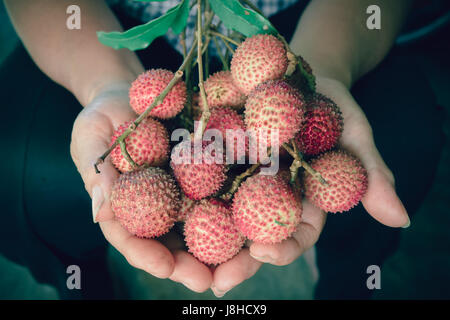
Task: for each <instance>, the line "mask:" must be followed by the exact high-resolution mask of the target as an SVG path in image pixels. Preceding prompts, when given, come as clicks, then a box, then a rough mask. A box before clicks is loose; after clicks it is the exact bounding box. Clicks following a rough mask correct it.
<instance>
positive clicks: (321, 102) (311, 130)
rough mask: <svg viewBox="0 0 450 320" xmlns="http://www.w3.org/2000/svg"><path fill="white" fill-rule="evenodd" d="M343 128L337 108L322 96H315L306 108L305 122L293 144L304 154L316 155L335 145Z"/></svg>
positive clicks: (340, 114)
mask: <svg viewBox="0 0 450 320" xmlns="http://www.w3.org/2000/svg"><path fill="white" fill-rule="evenodd" d="M343 126H344V122H343V118H342V113H341V111H340V110H339V107H338V106H337V105H336V104H335V103H334V102H333V101H332V100H331V99H329V98H327V97H325V96H324V95H321V94H315V95H314V97H313V99H312V100H311V101H310V102H308V104H307V106H306V113H305V120H304V122H303V124H302V126H301V129H300V131H299V132H298V133H297V135H296V137H295V142H296V143H297V146H298V148H299V150H300V151H301V152H303V153H304V154H307V155H317V154H319V153H322V152H324V151H328V150H330V149H331V148H333V147H334V146H335V145H336V144H337V142H338V140H339V138H340V137H341V134H342V129H343Z"/></svg>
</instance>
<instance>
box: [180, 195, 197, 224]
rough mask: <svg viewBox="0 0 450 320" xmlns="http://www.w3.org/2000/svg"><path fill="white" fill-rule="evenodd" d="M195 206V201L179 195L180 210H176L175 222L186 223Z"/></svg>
mask: <svg viewBox="0 0 450 320" xmlns="http://www.w3.org/2000/svg"><path fill="white" fill-rule="evenodd" d="M196 204H197V201H194V200H191V199H189V198H188V197H186V195H185V194H184V193H183V194H181V205H180V210H178V215H177V221H182V222H184V221H186V219H187V217H188V216H189V215H190V214H191V213H192V210H194V207H195V205H196Z"/></svg>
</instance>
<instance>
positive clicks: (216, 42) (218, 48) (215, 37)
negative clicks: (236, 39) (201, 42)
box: [213, 36, 230, 70]
mask: <svg viewBox="0 0 450 320" xmlns="http://www.w3.org/2000/svg"><path fill="white" fill-rule="evenodd" d="M213 41H214V45H215V46H216V48H217V53H218V55H219V58H220V60H221V61H222V65H223V69H224V70H230V68H229V67H228V63H227V60H226V59H225V57H224V56H223V54H222V51H221V50H220V46H219V42H218V41H217V36H214V38H213Z"/></svg>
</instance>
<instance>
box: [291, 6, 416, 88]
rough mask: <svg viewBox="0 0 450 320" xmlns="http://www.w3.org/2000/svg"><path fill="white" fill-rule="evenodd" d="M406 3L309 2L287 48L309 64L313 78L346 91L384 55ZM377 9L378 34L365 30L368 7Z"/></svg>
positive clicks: (405, 8)
mask: <svg viewBox="0 0 450 320" xmlns="http://www.w3.org/2000/svg"><path fill="white" fill-rule="evenodd" d="M410 2H411V1H410V0H395V1H392V0H340V1H330V0H313V1H312V2H311V3H310V5H309V6H308V7H307V8H306V10H305V12H304V14H303V15H302V17H301V19H300V21H299V23H298V25H297V29H296V31H295V33H294V36H293V39H292V41H291V48H292V50H293V51H294V52H295V53H296V54H301V55H302V56H303V57H304V58H305V59H306V61H308V62H309V63H310V64H311V67H312V68H313V71H314V74H315V75H316V76H321V77H327V78H332V79H337V80H339V81H341V82H342V83H344V84H345V85H346V86H347V87H350V86H351V85H352V84H353V83H354V82H355V81H356V80H357V79H358V78H360V77H361V76H362V75H364V74H365V73H366V72H368V71H370V70H371V69H373V68H374V67H375V66H376V65H377V64H378V63H379V62H380V61H381V60H382V59H383V58H384V57H385V55H386V54H387V53H388V51H389V49H390V48H391V46H392V44H393V43H394V41H395V38H396V36H397V34H398V32H399V31H400V29H401V26H402V24H403V22H404V20H405V17H406V15H407V12H408V7H409V3H410ZM372 4H375V5H378V6H379V7H380V9H381V30H369V29H368V28H367V26H366V19H367V18H368V17H369V15H368V14H366V9H367V7H368V6H369V5H372Z"/></svg>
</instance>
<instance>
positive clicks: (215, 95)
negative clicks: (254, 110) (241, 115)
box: [199, 71, 247, 109]
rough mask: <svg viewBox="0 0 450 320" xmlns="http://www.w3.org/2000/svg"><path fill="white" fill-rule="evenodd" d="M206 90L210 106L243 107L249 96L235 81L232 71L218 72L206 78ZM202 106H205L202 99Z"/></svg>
mask: <svg viewBox="0 0 450 320" xmlns="http://www.w3.org/2000/svg"><path fill="white" fill-rule="evenodd" d="M205 92H206V97H207V102H208V106H209V108H211V109H213V108H215V107H230V108H234V109H241V108H242V107H244V104H245V100H246V99H247V97H246V96H245V94H243V93H242V92H241V91H240V90H239V89H238V87H236V85H235V84H234V83H233V77H232V76H231V72H230V71H220V72H217V73H215V74H213V75H211V76H209V78H208V79H207V80H206V82H205ZM199 101H200V106H203V104H202V100H201V99H200V100H199Z"/></svg>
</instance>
